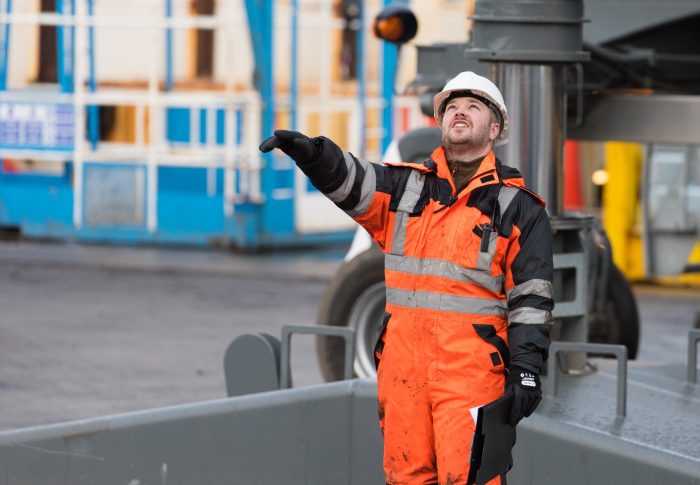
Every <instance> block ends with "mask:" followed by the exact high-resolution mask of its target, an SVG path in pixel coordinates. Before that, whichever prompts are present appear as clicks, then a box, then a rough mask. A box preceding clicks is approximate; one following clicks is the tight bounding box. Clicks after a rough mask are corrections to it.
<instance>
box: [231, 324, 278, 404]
mask: <svg viewBox="0 0 700 485" xmlns="http://www.w3.org/2000/svg"><path fill="white" fill-rule="evenodd" d="M280 347H281V346H280V340H279V339H278V338H277V337H273V336H272V335H269V334H266V333H253V334H247V335H241V336H240V337H237V338H235V339H234V340H233V342H231V345H229V346H228V348H227V349H226V353H225V354H224V374H225V376H226V394H227V395H228V396H229V397H232V396H242V395H244V394H254V393H257V392H266V391H276V390H278V389H279V388H280V386H279V383H280V375H279V368H280Z"/></svg>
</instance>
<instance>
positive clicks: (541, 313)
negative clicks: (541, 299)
mask: <svg viewBox="0 0 700 485" xmlns="http://www.w3.org/2000/svg"><path fill="white" fill-rule="evenodd" d="M514 323H526V324H527V323H539V324H542V323H548V324H552V323H554V322H553V319H552V312H550V311H548V310H538V309H536V308H527V307H523V308H518V309H517V310H513V311H510V312H508V325H513V324H514Z"/></svg>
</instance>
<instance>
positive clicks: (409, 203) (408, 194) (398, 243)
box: [390, 170, 425, 256]
mask: <svg viewBox="0 0 700 485" xmlns="http://www.w3.org/2000/svg"><path fill="white" fill-rule="evenodd" d="M423 185H425V174H424V173H422V172H420V171H418V170H412V171H411V174H410V175H409V176H408V180H407V181H406V188H405V190H404V192H403V195H402V196H401V200H400V201H399V205H398V207H397V209H396V218H395V219H394V234H393V238H392V243H391V250H390V253H391V254H397V255H401V256H403V254H404V247H405V244H406V228H407V227H408V217H409V216H410V215H411V213H412V212H413V211H414V210H415V208H416V204H417V203H418V199H420V195H421V192H422V191H423Z"/></svg>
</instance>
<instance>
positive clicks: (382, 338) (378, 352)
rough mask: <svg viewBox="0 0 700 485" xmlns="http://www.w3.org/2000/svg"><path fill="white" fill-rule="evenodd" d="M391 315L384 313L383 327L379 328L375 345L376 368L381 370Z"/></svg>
mask: <svg viewBox="0 0 700 485" xmlns="http://www.w3.org/2000/svg"><path fill="white" fill-rule="evenodd" d="M390 318H391V313H384V318H383V319H382V326H381V327H380V328H379V335H378V337H377V343H376V344H375V345H374V367H375V368H376V369H379V363H380V362H381V360H382V352H384V344H385V342H386V326H387V325H388V324H389V319H390Z"/></svg>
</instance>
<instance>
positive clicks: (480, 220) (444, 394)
mask: <svg viewBox="0 0 700 485" xmlns="http://www.w3.org/2000/svg"><path fill="white" fill-rule="evenodd" d="M434 114H435V119H436V121H437V122H438V124H439V126H440V129H441V131H442V140H443V144H444V145H443V146H442V147H439V148H437V149H436V150H435V151H434V152H433V153H432V155H431V157H430V158H429V159H428V160H426V161H424V162H423V163H388V162H387V163H386V164H385V165H378V164H372V163H369V162H366V161H363V160H359V159H357V158H355V157H354V156H353V155H351V154H350V153H347V152H342V151H341V150H340V148H338V147H337V146H336V145H335V144H334V143H333V142H331V141H330V140H328V139H327V138H324V137H318V138H307V137H306V136H304V135H302V134H301V133H297V132H290V131H281V130H280V131H275V134H274V136H272V137H270V138H268V139H267V140H265V141H264V142H263V144H262V145H261V146H260V149H261V150H262V151H264V152H267V151H270V150H272V149H273V148H280V149H281V150H282V151H284V152H285V153H286V154H288V155H289V156H290V157H292V158H293V159H294V160H295V161H296V163H297V165H298V166H299V168H301V170H302V171H303V172H304V173H305V174H306V175H307V176H308V177H309V178H310V180H311V182H312V183H313V184H314V185H315V186H316V187H317V188H318V189H319V190H320V191H321V192H323V193H324V194H325V195H326V196H328V197H329V198H330V199H331V200H332V201H333V202H335V203H336V204H337V205H338V207H340V208H341V209H343V210H344V211H345V212H346V213H348V214H349V215H350V216H351V217H352V218H353V219H355V220H356V221H357V222H359V223H360V224H361V225H362V226H363V227H364V228H365V229H366V230H367V231H368V232H369V234H370V235H371V236H372V237H373V239H374V240H375V241H376V242H377V244H378V245H379V246H380V247H381V248H382V251H383V252H384V253H385V276H386V287H387V294H386V299H387V305H386V315H385V318H384V327H383V329H382V332H381V336H380V339H379V342H378V344H377V348H376V349H375V355H376V357H377V362H378V370H377V384H378V392H379V417H380V426H381V429H382V433H383V436H384V469H385V472H386V476H387V483H388V484H391V485H404V484H416V485H426V484H433V483H439V484H445V485H446V484H453V483H454V484H456V483H460V484H462V483H465V482H466V479H467V475H468V472H469V454H470V447H471V438H472V433H473V431H474V421H473V418H472V417H471V414H470V408H473V407H476V406H481V405H484V404H487V403H489V402H491V401H493V400H495V399H497V398H499V397H501V396H502V395H503V394H504V392H508V393H511V394H513V396H514V400H513V408H512V411H511V421H512V423H513V424H516V423H517V422H518V421H519V420H520V419H522V418H523V417H524V416H529V415H530V414H531V413H532V412H533V411H534V410H535V408H536V407H537V405H538V404H539V401H540V399H541V389H540V381H539V377H538V376H539V374H540V372H541V371H542V368H543V365H544V361H545V359H546V357H547V350H548V347H549V329H550V326H551V323H552V316H551V310H552V308H553V301H552V286H551V280H552V249H551V228H550V226H549V219H548V217H547V214H546V213H545V210H544V203H543V202H542V200H541V199H540V198H539V197H537V196H536V195H535V194H533V193H532V192H530V191H528V190H527V189H526V188H525V187H524V185H523V180H522V177H521V175H520V174H519V173H518V172H517V171H516V170H514V169H512V168H509V167H506V166H505V165H502V164H501V163H500V161H498V160H497V159H496V158H495V156H494V154H493V152H492V151H491V149H492V147H493V145H494V143H495V142H497V141H504V140H505V137H506V134H507V130H508V113H507V111H506V107H505V104H504V102H503V97H502V96H501V93H500V91H499V90H498V88H497V87H496V86H495V85H494V84H493V83H491V82H490V81H489V80H488V79H486V78H484V77H481V76H478V75H476V74H474V73H472V72H462V73H460V74H459V75H458V76H457V77H455V78H454V79H452V80H451V81H449V82H448V83H447V85H446V86H445V88H444V89H443V90H442V92H440V93H438V94H437V95H436V96H435V99H434ZM489 483H490V484H499V483H505V481H503V482H502V481H501V478H496V479H494V480H492V481H491V482H489Z"/></svg>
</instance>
